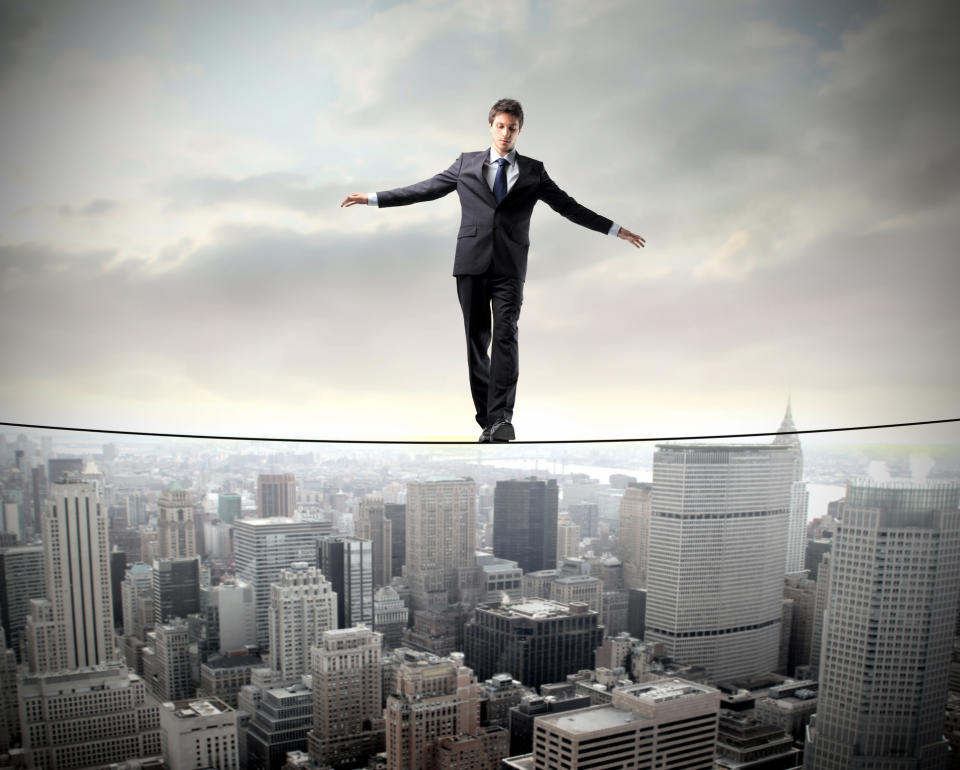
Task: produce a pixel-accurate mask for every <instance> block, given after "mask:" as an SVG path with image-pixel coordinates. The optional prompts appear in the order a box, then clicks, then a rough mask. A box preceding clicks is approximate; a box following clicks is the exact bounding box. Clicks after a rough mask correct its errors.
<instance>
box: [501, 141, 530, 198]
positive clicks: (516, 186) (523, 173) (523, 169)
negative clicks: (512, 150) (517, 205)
mask: <svg viewBox="0 0 960 770" xmlns="http://www.w3.org/2000/svg"><path fill="white" fill-rule="evenodd" d="M515 159H516V161H517V164H518V165H519V167H520V176H518V177H517V181H516V182H514V183H513V187H511V188H510V191H509V192H508V193H507V198H509V197H510V196H511V195H513V194H514V193H515V192H518V191H519V190H520V189H522V188H524V187H526V186H527V185H529V184H531V183H532V180H533V161H531V160H530V158H524V157H523V156H522V155H521V154H520V153H519V152H518V153H517V154H516V156H515ZM491 195H492V193H491ZM507 198H504V200H507Z"/></svg>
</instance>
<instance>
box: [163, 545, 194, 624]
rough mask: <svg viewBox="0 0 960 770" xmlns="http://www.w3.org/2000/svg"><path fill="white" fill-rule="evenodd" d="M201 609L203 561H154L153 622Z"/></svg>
mask: <svg viewBox="0 0 960 770" xmlns="http://www.w3.org/2000/svg"><path fill="white" fill-rule="evenodd" d="M199 611H200V561H199V560H198V559H197V558H196V557H194V558H191V559H159V560H157V561H155V562H154V563H153V624H154V625H155V626H159V625H161V624H162V623H168V622H170V621H171V620H173V619H174V618H185V617H187V615H193V614H194V613H196V612H199Z"/></svg>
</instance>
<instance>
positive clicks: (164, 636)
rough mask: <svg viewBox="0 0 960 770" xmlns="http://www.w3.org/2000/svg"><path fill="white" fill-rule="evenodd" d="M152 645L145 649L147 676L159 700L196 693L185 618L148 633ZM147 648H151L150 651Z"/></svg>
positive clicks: (176, 698)
mask: <svg viewBox="0 0 960 770" xmlns="http://www.w3.org/2000/svg"><path fill="white" fill-rule="evenodd" d="M147 640H148V641H149V642H152V647H148V648H147V650H145V651H144V663H143V666H144V679H145V680H146V682H147V685H148V686H149V687H150V690H151V692H152V693H153V694H154V695H155V696H156V698H157V700H159V701H161V702H162V701H170V700H184V699H186V698H192V697H193V696H194V694H195V693H194V688H193V682H192V681H191V678H190V631H189V629H188V627H187V623H186V621H184V620H179V619H178V620H175V621H173V622H172V623H165V624H163V625H159V626H157V627H156V628H155V629H154V630H153V631H151V632H150V633H148V634H147ZM148 650H152V653H151V652H148Z"/></svg>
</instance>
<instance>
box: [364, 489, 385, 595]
mask: <svg viewBox="0 0 960 770" xmlns="http://www.w3.org/2000/svg"><path fill="white" fill-rule="evenodd" d="M356 532H357V537H359V538H362V539H364V540H369V541H370V542H371V543H372V544H373V546H372V548H373V585H374V588H380V587H382V586H386V585H390V579H391V578H392V577H393V522H392V521H390V519H388V518H387V516H386V513H385V511H384V503H383V498H382V497H377V496H372V495H368V496H367V497H364V498H363V500H362V501H361V502H360V510H359V512H358V513H357V522H356Z"/></svg>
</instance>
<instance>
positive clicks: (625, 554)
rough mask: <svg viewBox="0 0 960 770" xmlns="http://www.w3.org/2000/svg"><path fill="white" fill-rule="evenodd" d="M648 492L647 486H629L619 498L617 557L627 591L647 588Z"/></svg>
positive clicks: (649, 490)
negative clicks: (621, 566) (621, 564)
mask: <svg viewBox="0 0 960 770" xmlns="http://www.w3.org/2000/svg"><path fill="white" fill-rule="evenodd" d="M650 492H651V485H650V484H632V485H631V486H628V487H627V488H626V489H625V490H624V491H623V497H621V498H620V526H619V528H618V530H617V555H618V556H619V557H620V561H621V562H623V579H624V582H625V583H626V586H627V588H646V587H647V547H648V541H649V538H650Z"/></svg>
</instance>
